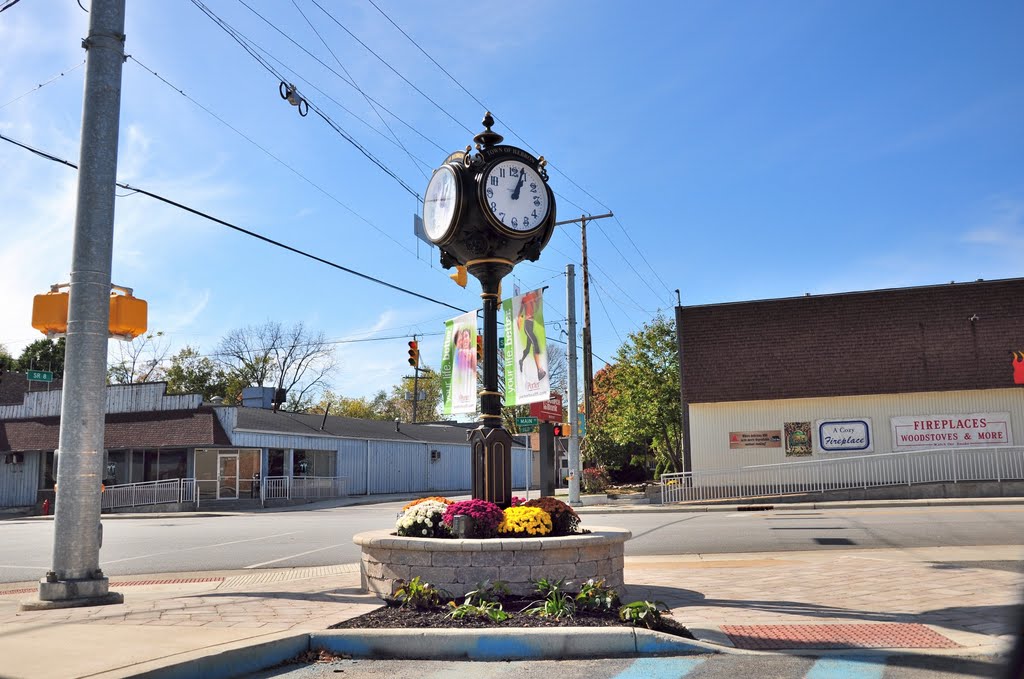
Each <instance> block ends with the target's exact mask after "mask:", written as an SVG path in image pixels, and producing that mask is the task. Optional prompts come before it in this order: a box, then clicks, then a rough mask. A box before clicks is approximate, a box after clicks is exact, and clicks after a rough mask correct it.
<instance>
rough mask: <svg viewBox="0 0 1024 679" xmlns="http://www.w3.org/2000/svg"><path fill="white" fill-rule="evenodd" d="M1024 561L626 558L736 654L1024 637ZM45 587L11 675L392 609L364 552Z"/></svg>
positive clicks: (954, 650) (128, 664) (1006, 553)
mask: <svg viewBox="0 0 1024 679" xmlns="http://www.w3.org/2000/svg"><path fill="white" fill-rule="evenodd" d="M1022 557H1024V546H1014V547H1006V546H996V547H945V548H925V549H877V550H844V551H828V552H821V551H817V552H785V553H772V554H722V555H683V556H653V557H627V558H626V568H625V579H626V582H627V586H626V589H627V591H626V592H625V593H624V596H623V599H624V600H625V601H631V600H635V599H641V598H646V599H652V600H653V599H657V600H661V601H663V602H665V603H666V604H667V605H669V606H670V607H671V609H672V614H673V616H674V617H675V618H676V619H677V620H678V621H679V622H681V623H683V624H685V625H686V626H687V627H689V628H690V630H691V631H692V632H694V634H695V635H696V636H697V638H698V639H701V640H704V641H709V642H713V643H714V644H717V645H719V647H720V648H721V649H722V650H729V649H732V648H737V647H738V648H766V649H771V648H800V649H808V648H811V649H813V648H821V647H822V646H826V647H827V646H828V643H820V642H821V640H822V639H824V640H825V642H827V641H828V640H829V638H830V636H829V633H832V637H834V639H833V641H835V640H839V642H841V643H847V642H844V641H843V640H844V639H846V640H849V639H850V638H853V639H855V641H854V642H852V645H853V646H855V647H857V648H863V649H871V648H878V647H887V648H901V649H910V650H911V651H913V649H920V652H928V653H945V654H956V655H989V654H994V653H1000V652H1003V651H1005V650H1006V648H1007V647H1008V645H1009V643H1011V639H1012V636H1011V632H1012V620H1013V616H1014V615H1015V612H1016V611H1015V607H1016V605H1017V604H1018V602H1019V601H1020V597H1021V594H1022V593H1024V590H1022V587H1024V569H1022V568H1021V558H1022ZM35 589H36V585H35V583H20V584H13V585H12V584H6V585H0V677H4V678H5V679H6V678H9V677H10V678H17V679H41V678H47V677H53V678H60V679H66V678H68V677H86V676H89V677H104V678H108V677H126V676H134V675H137V674H140V673H143V672H147V671H153V670H156V669H159V668H161V667H167V666H170V665H176V664H178V663H181V662H184V661H186V660H192V659H196V658H203V657H204V656H217V655H221V654H224V653H225V652H230V651H231V650H232V649H239V648H246V647H249V648H250V650H249V651H246V654H248V655H249V656H256V655H259V653H260V652H261V651H260V649H261V648H266V647H267V646H268V644H267V642H271V641H274V640H281V639H285V638H295V637H297V635H299V634H300V633H314V632H317V631H320V630H324V629H326V628H327V627H329V626H330V625H332V624H333V623H336V622H340V621H342V620H346V619H349V618H352V617H355V616H358V615H360V614H362V613H365V612H367V611H369V610H372V609H373V608H375V607H377V606H378V605H380V602H379V601H378V600H376V599H374V598H373V597H371V596H369V595H367V594H363V593H361V592H360V591H359V569H358V565H356V564H343V565H337V566H329V567H320V568H301V569H277V570H262V571H254V570H246V571H231V572H209V573H176V574H163V575H152V576H130V577H128V576H126V577H123V578H118V577H114V578H112V589H114V590H115V591H119V592H121V593H123V594H124V598H125V603H124V604H120V605H116V606H104V607H96V608H80V609H62V610H54V611H37V612H25V613H19V612H18V609H17V605H18V602H19V601H20V600H21V599H24V598H30V597H31V596H32V594H33V593H34V592H35ZM822 630H824V637H822ZM547 633H550V634H552V635H558V634H564V633H561V632H559V630H558V629H557V628H556V629H552V630H550V631H549V632H547ZM851 634H852V635H853V636H852V637H851V636H850V635H851ZM808 635H810V636H808ZM815 635H817V636H815ZM808 638H810V639H812V641H813V640H814V639H818V641H819V643H817V644H815V643H810V644H809V643H808V641H807V639H808ZM801 640H802V641H801ZM282 643H284V642H282ZM261 645H262V646H261ZM436 647H437V648H438V652H439V653H440V652H441V651H442V645H437V646H436ZM801 652H802V653H806V652H807V651H806V650H802V651H801ZM811 652H812V653H813V652H815V651H811ZM848 652H849V651H847V653H848ZM904 652H905V651H904ZM211 676H226V675H211Z"/></svg>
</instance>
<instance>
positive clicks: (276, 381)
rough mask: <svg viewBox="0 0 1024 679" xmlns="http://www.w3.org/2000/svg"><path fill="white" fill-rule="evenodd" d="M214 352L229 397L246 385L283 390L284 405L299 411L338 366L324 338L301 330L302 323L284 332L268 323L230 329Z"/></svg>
mask: <svg viewBox="0 0 1024 679" xmlns="http://www.w3.org/2000/svg"><path fill="white" fill-rule="evenodd" d="M217 353H218V356H219V357H220V359H219V360H220V364H221V366H222V368H223V370H224V371H225V373H226V374H227V375H228V397H229V399H234V398H237V396H238V394H239V393H240V392H241V390H242V389H243V388H245V387H276V388H278V389H286V390H288V394H289V395H288V402H289V404H290V405H294V406H295V407H296V408H299V409H301V408H303V407H309V406H311V405H312V403H313V401H312V399H313V394H314V393H316V392H317V391H319V390H322V389H324V388H325V387H326V386H327V385H328V381H329V378H330V376H331V374H332V373H333V372H334V370H335V369H336V368H337V361H336V360H335V357H334V348H333V347H332V346H331V345H330V344H329V343H328V342H327V339H326V338H325V337H324V334H323V333H322V332H320V333H313V332H311V331H309V330H306V327H305V325H304V324H303V323H301V322H300V323H296V324H295V325H293V326H291V327H290V328H285V327H284V326H283V325H281V323H278V322H277V321H267V322H266V323H264V324H262V325H256V326H247V327H245V328H239V329H237V330H232V331H231V332H230V333H228V334H227V336H225V337H224V338H223V339H222V340H221V342H220V345H219V347H218V349H217Z"/></svg>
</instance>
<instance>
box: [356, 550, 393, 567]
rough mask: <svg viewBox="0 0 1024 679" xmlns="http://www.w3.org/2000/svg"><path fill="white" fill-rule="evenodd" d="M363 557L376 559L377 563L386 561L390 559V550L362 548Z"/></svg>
mask: <svg viewBox="0 0 1024 679" xmlns="http://www.w3.org/2000/svg"><path fill="white" fill-rule="evenodd" d="M363 558H364V559H370V560H372V561H377V562H379V563H387V562H389V561H391V550H390V549H378V548H376V547H366V548H363Z"/></svg>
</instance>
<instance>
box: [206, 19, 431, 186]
mask: <svg viewBox="0 0 1024 679" xmlns="http://www.w3.org/2000/svg"><path fill="white" fill-rule="evenodd" d="M239 1H240V2H241V0H239ZM192 4H193V5H195V6H196V7H198V8H199V9H200V10H201V11H202V12H203V13H204V14H206V15H207V17H209V18H210V19H211V20H212V21H213V22H214V23H215V24H217V25H218V26H219V27H220V28H221V30H223V31H224V32H226V33H227V34H228V35H230V36H231V37H232V38H233V39H234V40H235V42H237V43H238V44H239V45H240V46H241V47H242V48H243V49H244V50H245V51H246V52H248V53H249V54H250V55H251V56H252V57H253V58H254V59H256V61H257V62H258V63H259V64H260V65H262V66H263V67H264V68H265V69H266V70H267V71H268V72H270V74H271V75H273V76H274V77H275V78H277V80H278V81H279V82H285V78H284V76H283V75H282V74H281V73H280V72H279V71H277V70H276V69H275V68H274V67H273V65H271V64H270V63H269V62H268V61H267V60H266V59H264V58H263V57H261V56H260V55H259V54H257V52H256V50H255V49H254V48H253V47H250V45H249V44H247V41H248V38H246V37H245V36H244V35H242V34H241V33H240V32H239V31H237V30H236V29H235V28H234V27H232V26H231V25H230V24H228V23H227V22H226V21H224V20H223V19H221V18H220V17H219V16H217V14H216V13H214V12H213V10H211V9H210V8H209V7H207V6H206V5H205V4H203V2H202V1H201V0H192ZM242 4H245V3H242ZM279 30H280V29H279ZM303 49H304V50H305V48H303ZM305 51H306V52H307V53H308V54H311V53H310V52H309V50H305ZM311 56H314V55H312V54H311ZM314 58H316V57H315V56H314ZM317 60H318V61H319V59H317ZM321 63H323V62H322V61H321ZM335 73H336V72H335ZM339 77H340V76H339ZM300 94H301V93H300ZM303 99H304V100H305V102H306V104H307V105H308V106H309V108H310V110H312V111H313V112H315V113H316V114H317V115H318V116H320V118H321V119H322V120H323V121H324V122H326V123H327V124H328V125H329V126H330V127H331V129H333V130H334V131H335V132H337V133H338V134H339V135H340V136H341V137H342V138H343V139H344V140H345V141H347V142H348V143H349V144H351V145H352V146H353V147H355V148H356V150H358V151H359V152H360V153H362V154H363V155H364V156H365V157H366V158H367V160H369V161H370V162H372V163H373V164H374V165H376V166H377V167H378V168H380V169H381V171H383V172H384V173H385V174H387V175H388V176H390V177H391V178H392V179H394V180H395V181H396V182H398V184H399V185H400V186H401V187H402V188H403V189H405V190H406V191H407V192H408V193H409V194H411V195H412V196H413V197H414V198H416V200H417V201H421V202H422V198H421V197H420V194H419V193H418V192H417V191H416V190H415V189H413V188H412V187H411V186H409V185H408V184H407V183H406V182H405V180H403V179H402V178H401V177H399V176H398V174H397V173H396V172H395V171H394V170H392V169H391V168H390V167H388V166H387V165H386V164H385V163H384V162H383V161H382V160H380V159H379V158H377V157H376V156H375V155H374V154H373V153H371V152H370V150H369V149H367V148H366V147H365V146H363V145H362V144H361V143H359V142H358V141H357V140H356V138H355V137H353V136H352V135H351V134H350V133H349V132H347V131H346V130H345V129H344V128H342V127H341V125H339V124H338V123H336V122H335V121H334V120H333V119H331V117H330V116H328V115H327V114H326V113H325V112H324V111H323V110H322V109H321V108H320V107H319V106H317V105H316V104H315V103H314V102H312V101H310V100H309V99H308V98H306V97H305V96H303Z"/></svg>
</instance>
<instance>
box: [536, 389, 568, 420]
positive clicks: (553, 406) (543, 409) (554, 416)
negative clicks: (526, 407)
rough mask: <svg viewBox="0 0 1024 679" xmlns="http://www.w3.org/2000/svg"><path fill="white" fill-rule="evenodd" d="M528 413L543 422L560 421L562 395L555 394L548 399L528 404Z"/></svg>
mask: <svg viewBox="0 0 1024 679" xmlns="http://www.w3.org/2000/svg"><path fill="white" fill-rule="evenodd" d="M530 415H533V416H534V417H536V418H537V419H538V420H543V421H544V422H561V421H562V396H561V395H560V394H555V395H554V396H553V397H552V398H551V399H550V400H547V401H541V402H539V403H531V404H530Z"/></svg>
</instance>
